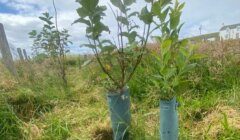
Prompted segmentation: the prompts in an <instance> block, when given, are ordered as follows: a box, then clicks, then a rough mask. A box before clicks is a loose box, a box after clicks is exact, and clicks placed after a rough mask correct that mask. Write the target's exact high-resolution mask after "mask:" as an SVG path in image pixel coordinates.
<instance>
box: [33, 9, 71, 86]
mask: <svg viewBox="0 0 240 140" xmlns="http://www.w3.org/2000/svg"><path fill="white" fill-rule="evenodd" d="M54 7H55V6H54ZM39 19H40V20H42V21H43V22H44V25H43V27H42V29H41V31H40V32H37V31H36V30H33V31H32V32H30V33H29V36H30V38H32V39H34V41H33V50H34V51H35V52H37V53H39V52H41V53H45V54H46V55H48V56H49V57H50V58H51V59H52V61H53V62H54V64H56V66H57V68H58V70H59V72H58V74H59V76H61V78H62V80H63V82H64V85H65V86H67V79H66V66H65V59H66V53H68V52H69V50H68V49H67V46H68V45H69V44H71V43H72V42H70V41H69V37H70V35H69V34H68V30H66V29H63V30H62V31H59V30H58V23H57V14H56V15H55V24H54V22H52V19H53V17H52V16H50V15H49V13H47V12H46V13H43V15H42V16H40V17H39Z"/></svg>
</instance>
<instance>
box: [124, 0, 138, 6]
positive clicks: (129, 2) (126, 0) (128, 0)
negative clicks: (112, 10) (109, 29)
mask: <svg viewBox="0 0 240 140" xmlns="http://www.w3.org/2000/svg"><path fill="white" fill-rule="evenodd" d="M135 2H136V0H123V3H124V5H126V6H130V5H132V4H133V3H135Z"/></svg>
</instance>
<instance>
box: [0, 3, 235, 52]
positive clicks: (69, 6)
mask: <svg viewBox="0 0 240 140" xmlns="http://www.w3.org/2000/svg"><path fill="white" fill-rule="evenodd" d="M137 1H138V4H135V6H134V9H136V10H140V7H143V6H144V0H137ZM181 1H182V2H183V1H184V2H186V7H185V9H184V11H183V16H182V21H183V22H185V25H184V27H183V30H182V32H181V35H182V36H184V37H188V36H193V35H198V34H199V27H200V26H201V25H202V33H209V32H215V31H218V30H219V28H220V27H221V25H222V23H225V24H234V23H237V22H240V10H239V5H240V1H239V0H181ZM0 2H1V3H5V4H6V5H7V6H9V7H10V8H13V9H15V10H17V11H19V13H18V14H15V15H14V14H3V13H0V22H2V23H3V24H4V26H5V30H6V34H7V37H8V40H9V42H11V43H12V44H13V45H14V46H15V47H22V48H29V46H30V45H31V40H30V39H29V38H28V32H30V31H31V30H32V29H40V28H41V25H42V24H41V22H40V20H39V19H38V17H39V16H40V15H41V13H43V12H45V11H48V12H50V13H52V14H53V13H54V11H53V6H52V0H0ZM55 2H56V6H57V9H58V16H59V19H58V20H59V27H60V28H66V29H68V30H69V33H70V34H71V36H72V37H71V41H72V42H73V43H74V46H76V47H75V48H74V49H73V50H75V51H76V50H78V51H79V49H78V46H79V45H80V44H81V43H83V42H84V41H85V28H84V26H83V25H80V24H76V25H73V26H72V25H71V24H72V23H73V21H74V20H76V19H77V18H78V15H77V13H76V9H77V8H78V7H79V4H78V3H76V2H75V0H55ZM100 2H101V4H102V5H107V4H108V3H109V0H100ZM107 6H108V5H107ZM107 15H108V17H107V18H105V19H104V21H105V22H106V23H107V24H108V25H109V26H110V29H111V31H112V32H113V33H116V24H115V23H116V22H115V21H114V20H113V16H112V13H111V11H110V10H108V13H107ZM109 15H110V16H109Z"/></svg>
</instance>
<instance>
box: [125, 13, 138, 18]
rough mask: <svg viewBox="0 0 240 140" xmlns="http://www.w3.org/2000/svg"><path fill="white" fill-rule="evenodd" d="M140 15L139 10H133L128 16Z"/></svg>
mask: <svg viewBox="0 0 240 140" xmlns="http://www.w3.org/2000/svg"><path fill="white" fill-rule="evenodd" d="M137 15H139V12H132V13H130V14H129V15H128V18H130V17H133V16H137Z"/></svg>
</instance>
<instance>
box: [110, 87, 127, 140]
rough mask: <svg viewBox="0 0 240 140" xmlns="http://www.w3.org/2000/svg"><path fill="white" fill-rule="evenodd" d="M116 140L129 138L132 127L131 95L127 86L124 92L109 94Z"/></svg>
mask: <svg viewBox="0 0 240 140" xmlns="http://www.w3.org/2000/svg"><path fill="white" fill-rule="evenodd" d="M107 99H108V105H109V110H110V117H111V123H112V129H113V134H114V140H128V139H129V132H128V129H129V127H130V120H131V114H130V95H129V90H128V89H127V88H126V89H124V90H123V92H122V94H119V93H109V94H108V96H107Z"/></svg>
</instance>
